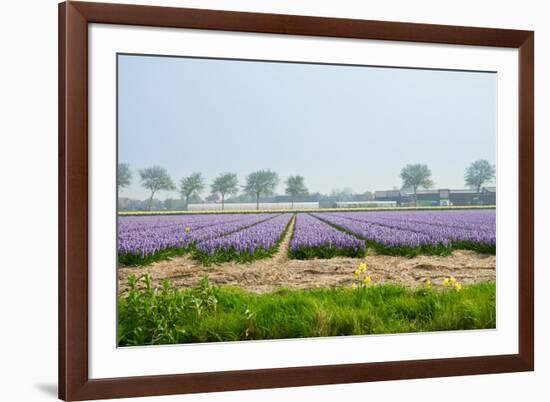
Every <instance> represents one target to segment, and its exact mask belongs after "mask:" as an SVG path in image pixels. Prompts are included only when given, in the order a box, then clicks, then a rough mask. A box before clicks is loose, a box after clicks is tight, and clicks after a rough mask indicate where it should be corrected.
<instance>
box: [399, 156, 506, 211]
mask: <svg viewBox="0 0 550 402" xmlns="http://www.w3.org/2000/svg"><path fill="white" fill-rule="evenodd" d="M495 175H496V169H495V165H491V164H490V163H489V162H488V161H487V160H485V159H479V160H477V161H475V162H472V163H471V164H470V165H469V166H468V167H467V168H466V170H465V172H464V181H465V183H466V185H467V186H468V187H470V188H474V189H476V192H478V193H479V192H480V191H481V187H482V186H483V185H484V184H485V183H489V182H492V181H493V180H494V179H495ZM401 180H402V182H403V184H402V188H404V189H411V190H412V191H413V194H414V204H415V205H417V204H418V196H417V191H418V189H419V188H420V187H423V188H431V187H433V185H434V182H433V180H432V171H431V170H430V168H429V167H428V166H427V165H423V164H421V163H417V164H412V165H406V166H405V167H404V168H403V169H401Z"/></svg>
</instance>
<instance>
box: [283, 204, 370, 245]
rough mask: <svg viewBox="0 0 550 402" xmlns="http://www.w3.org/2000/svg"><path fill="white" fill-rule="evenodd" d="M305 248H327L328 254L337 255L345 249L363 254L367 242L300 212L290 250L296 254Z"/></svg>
mask: <svg viewBox="0 0 550 402" xmlns="http://www.w3.org/2000/svg"><path fill="white" fill-rule="evenodd" d="M304 249H325V252H326V254H329V255H330V254H334V255H337V254H339V253H340V252H342V251H343V250H347V251H348V252H349V253H350V254H363V253H364V251H365V242H364V241H362V240H359V239H357V238H356V237H353V236H351V235H349V234H347V233H344V232H341V231H339V230H337V229H335V228H333V227H331V226H330V225H327V224H326V223H324V222H322V221H320V220H319V219H317V218H314V217H313V216H311V215H307V214H298V216H297V217H296V224H295V226H294V234H293V236H292V240H291V241H290V252H291V254H296V253H297V252H298V251H300V250H303V251H305V250H304Z"/></svg>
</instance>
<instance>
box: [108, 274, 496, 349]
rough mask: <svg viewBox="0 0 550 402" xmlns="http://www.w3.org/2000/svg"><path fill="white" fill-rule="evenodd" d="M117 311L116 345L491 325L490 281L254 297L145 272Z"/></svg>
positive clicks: (133, 281) (492, 288) (206, 283)
mask: <svg viewBox="0 0 550 402" xmlns="http://www.w3.org/2000/svg"><path fill="white" fill-rule="evenodd" d="M118 314H119V315H118V319H119V323H118V326H119V335H118V336H119V339H118V343H119V345H120V346H136V345H158V344H174V343H196V342H217V341H242V340H248V339H285V338H306V337H318V336H339V335H364V334H390V333H403V332H418V331H443V330H464V329H482V328H495V326H496V308H495V284H494V283H484V284H477V285H470V286H464V288H462V290H460V291H456V290H452V289H447V288H431V289H428V288H421V289H407V288H404V287H401V286H395V285H375V286H369V287H365V288H357V289H351V288H338V289H312V290H280V291H277V292H274V293H267V294H255V293H250V292H246V291H244V290H241V289H238V288H229V287H213V286H211V285H210V283H209V281H208V278H207V277H205V278H204V279H203V280H202V282H201V284H200V285H199V286H198V287H196V288H193V289H186V290H177V289H174V288H171V287H170V285H169V283H168V282H165V283H164V285H163V287H162V288H161V289H154V288H153V287H152V285H151V278H150V277H148V276H144V277H142V278H139V279H137V278H135V277H133V278H131V279H130V291H129V292H128V294H127V295H126V296H123V297H120V298H119V304H118Z"/></svg>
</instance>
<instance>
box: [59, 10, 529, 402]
mask: <svg viewBox="0 0 550 402" xmlns="http://www.w3.org/2000/svg"><path fill="white" fill-rule="evenodd" d="M89 23H105V24H122V25H141V26H155V27H173V28H196V29H211V30H224V31H243V32H261V33H275V34H290V35H313V36H324V37H340V38H357V39H377V40H394V41H409V42H424V43H447V44H459V45H477V46H495V47H508V48H516V49H519V83H518V85H519V104H518V108H519V194H520V196H519V228H520V236H519V261H518V269H519V353H518V354H514V355H499V356H482V357H465V358H448V359H432V360H415V361H399V362H380V363H362V364H344V365H327V366H308V367H293V368H278V369H261V370H245V371H230V372H215V373H196V374H174V375H162V376H144V377H125V378H108V379H89V377H88V24H89ZM533 158H534V33H533V32H532V31H519V30H508V29H491V28H470V27H458V26H444V25H427V24H411V23H397V22H382V21H364V20H352V19H336V18H320V17H304V16H294V15H292V16H291V15H279V14H257V13H244V12H227V11H215V10H197V9H184V8H169V7H152V6H135V5H120V4H105V3H103V4H101V3H83V2H72V1H71V2H65V3H62V4H60V5H59V397H60V398H61V399H64V400H67V401H69V400H71V401H73V400H84V399H100V398H119V397H138V396H148V395H168V394H179V393H195V392H213V391H228V390H242V389H254V388H276V387H293V386H304V385H320V384H337V383H352V382H363V381H382V380H395V379H410V378H426V377H443V376H457V375H471V374H485V373H504V372H515V371H532V370H533V369H534V295H533V292H534V272H533V261H534V260H533V256H534V248H533V240H534V203H533V195H534V161H533Z"/></svg>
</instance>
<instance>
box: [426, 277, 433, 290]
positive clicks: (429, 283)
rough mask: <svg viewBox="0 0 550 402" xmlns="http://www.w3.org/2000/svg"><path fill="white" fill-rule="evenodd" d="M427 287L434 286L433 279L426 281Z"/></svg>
mask: <svg viewBox="0 0 550 402" xmlns="http://www.w3.org/2000/svg"><path fill="white" fill-rule="evenodd" d="M426 287H427V288H428V289H430V288H431V287H432V281H430V280H429V279H428V280H427V281H426Z"/></svg>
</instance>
